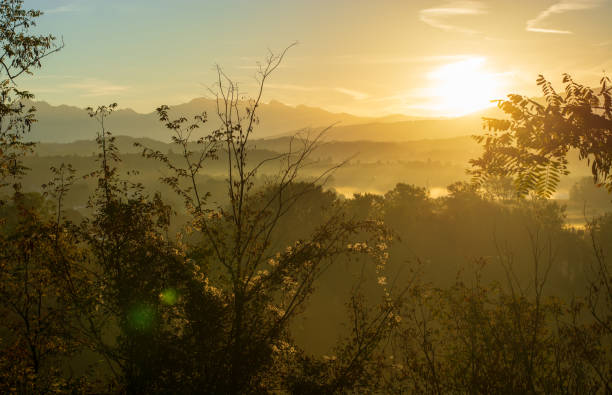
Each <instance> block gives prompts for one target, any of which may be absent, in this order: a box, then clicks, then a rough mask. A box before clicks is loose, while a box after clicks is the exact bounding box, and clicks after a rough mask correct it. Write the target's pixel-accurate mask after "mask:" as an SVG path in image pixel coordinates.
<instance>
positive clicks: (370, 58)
mask: <svg viewBox="0 0 612 395" xmlns="http://www.w3.org/2000/svg"><path fill="white" fill-rule="evenodd" d="M473 56H474V55H468V54H459V55H432V56H386V55H365V56H364V55H341V56H338V57H337V61H336V62H337V63H350V64H355V63H362V64H411V63H437V62H446V61H452V60H462V59H467V58H471V57H473Z"/></svg>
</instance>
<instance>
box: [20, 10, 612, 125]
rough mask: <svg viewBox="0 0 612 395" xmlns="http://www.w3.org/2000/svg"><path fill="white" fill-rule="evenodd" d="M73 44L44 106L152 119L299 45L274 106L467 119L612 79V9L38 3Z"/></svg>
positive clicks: (28, 83) (50, 80)
mask: <svg viewBox="0 0 612 395" xmlns="http://www.w3.org/2000/svg"><path fill="white" fill-rule="evenodd" d="M24 6H25V7H26V8H33V9H40V10H42V11H44V12H45V14H44V15H43V16H42V17H41V18H39V20H38V26H37V27H36V29H37V32H40V33H51V34H54V35H56V36H57V37H62V38H63V41H64V43H65V47H64V48H63V49H62V50H61V51H60V52H58V53H56V54H54V55H52V56H50V57H48V58H46V59H45V61H44V64H43V68H42V69H41V70H37V71H36V73H35V74H34V75H33V76H28V77H27V78H24V79H22V80H21V82H20V87H21V88H25V89H28V90H30V91H32V93H34V94H35V95H36V98H37V99H38V100H45V101H47V102H49V103H51V104H53V105H59V104H67V105H74V106H78V107H86V106H96V105H101V104H108V103H112V102H117V103H118V104H119V107H121V108H131V109H133V110H135V111H137V112H141V113H148V112H151V111H153V110H154V109H155V108H156V107H158V106H159V105H161V104H168V105H173V104H180V103H184V102H188V101H190V100H192V99H194V98H197V97H212V94H211V92H210V89H211V87H213V86H214V83H215V81H216V72H215V66H216V65H220V66H221V67H222V68H223V70H224V71H225V73H226V74H227V75H228V76H230V77H231V78H232V79H233V80H234V81H236V82H238V83H239V86H240V87H241V90H242V91H243V93H244V94H245V95H252V94H253V93H254V92H255V89H256V87H257V80H256V78H255V77H256V71H257V69H256V67H257V64H258V62H261V61H262V60H264V59H265V57H266V55H267V54H268V51H272V52H274V53H278V52H280V51H282V49H284V48H285V47H287V46H288V45H290V44H291V43H293V42H298V44H297V45H296V46H295V47H293V48H291V49H290V51H289V52H288V53H287V56H286V58H285V59H284V61H283V62H282V64H281V66H280V68H279V69H278V70H276V72H275V73H274V74H273V75H272V76H271V78H270V80H269V82H268V83H267V85H266V87H265V91H264V101H270V100H277V101H280V102H282V103H285V104H288V105H294V106H295V105H300V104H304V105H308V106H313V107H321V108H324V109H326V110H329V111H334V112H348V113H353V114H356V115H363V116H382V115H387V114H395V113H399V114H406V115H415V116H428V117H429V116H456V115H461V114H465V113H469V112H471V111H475V110H478V109H480V108H483V107H486V106H488V105H491V102H490V101H491V100H496V99H502V98H504V97H505V95H506V94H508V93H520V94H525V95H537V93H538V91H537V87H536V85H535V80H536V78H537V76H538V74H544V76H545V77H547V78H548V79H550V80H551V81H553V83H555V84H556V85H557V86H559V88H561V78H562V73H565V72H567V73H570V74H571V75H572V76H573V77H574V79H575V80H577V81H580V82H584V83H586V84H590V85H592V86H594V85H595V84H597V82H598V81H599V79H600V78H601V76H602V75H603V74H604V71H606V70H607V71H608V75H610V74H612V23H610V16H612V0H561V1H558V0H557V1H555V0H550V1H549V0H503V1H502V0H491V1H447V2H445V1H423V0H401V1H400V0H376V1H373V0H214V1H213V0H200V1H196V0H173V1H161V0H104V1H102V0H25V1H24Z"/></svg>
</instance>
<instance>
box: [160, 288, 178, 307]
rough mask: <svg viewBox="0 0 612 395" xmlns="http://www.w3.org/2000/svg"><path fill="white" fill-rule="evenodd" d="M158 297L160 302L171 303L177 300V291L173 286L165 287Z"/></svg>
mask: <svg viewBox="0 0 612 395" xmlns="http://www.w3.org/2000/svg"><path fill="white" fill-rule="evenodd" d="M159 298H160V299H161V301H162V303H164V304H167V305H173V304H175V303H176V302H177V301H178V293H177V292H176V289H174V288H167V289H165V290H164V291H163V292H162V293H160V294H159Z"/></svg>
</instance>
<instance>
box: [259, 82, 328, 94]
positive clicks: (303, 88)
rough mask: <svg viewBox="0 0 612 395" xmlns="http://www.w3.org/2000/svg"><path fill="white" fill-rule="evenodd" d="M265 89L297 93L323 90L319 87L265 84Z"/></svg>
mask: <svg viewBox="0 0 612 395" xmlns="http://www.w3.org/2000/svg"><path fill="white" fill-rule="evenodd" d="M266 88H269V89H282V90H289V91H298V92H314V91H319V90H321V89H324V88H323V87H320V86H310V85H309V86H305V85H294V84H266Z"/></svg>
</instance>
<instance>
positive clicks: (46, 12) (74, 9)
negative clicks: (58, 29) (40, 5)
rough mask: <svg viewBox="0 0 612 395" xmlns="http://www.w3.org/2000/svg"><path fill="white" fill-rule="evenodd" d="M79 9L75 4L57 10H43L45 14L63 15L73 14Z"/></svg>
mask: <svg viewBox="0 0 612 395" xmlns="http://www.w3.org/2000/svg"><path fill="white" fill-rule="evenodd" d="M76 9H77V5H76V4H75V3H73V4H64V5H61V6H58V7H55V8H50V9H47V10H43V12H44V13H45V14H63V13H66V12H73V11H76Z"/></svg>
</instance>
